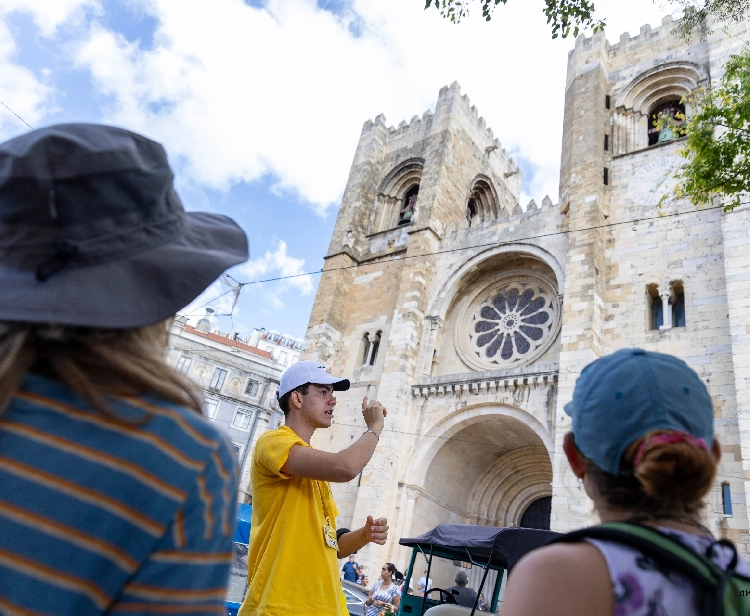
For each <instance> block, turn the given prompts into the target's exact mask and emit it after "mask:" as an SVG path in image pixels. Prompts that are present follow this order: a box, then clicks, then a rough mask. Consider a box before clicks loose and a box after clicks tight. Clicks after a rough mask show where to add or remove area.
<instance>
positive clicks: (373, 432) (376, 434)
mask: <svg viewBox="0 0 750 616" xmlns="http://www.w3.org/2000/svg"><path fill="white" fill-rule="evenodd" d="M368 432H371V433H372V434H374V435H375V438H376V439H378V443H379V442H380V436H379V435H378V433H377V432H375V430H365V431H364V432H363V433H362V436H364V435H365V434H367V433H368Z"/></svg>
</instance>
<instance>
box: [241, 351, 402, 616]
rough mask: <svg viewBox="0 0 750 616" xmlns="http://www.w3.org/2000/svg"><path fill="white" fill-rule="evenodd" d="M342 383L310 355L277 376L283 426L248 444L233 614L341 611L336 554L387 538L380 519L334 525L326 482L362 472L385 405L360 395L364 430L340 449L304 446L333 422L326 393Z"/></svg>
mask: <svg viewBox="0 0 750 616" xmlns="http://www.w3.org/2000/svg"><path fill="white" fill-rule="evenodd" d="M347 389H349V380H348V379H343V378H338V377H334V376H331V375H330V374H329V373H328V371H327V370H326V367H325V366H323V365H322V364H321V363H319V362H317V361H300V362H297V363H295V364H292V365H291V366H290V367H289V368H287V369H286V370H285V371H284V374H282V375H281V381H280V383H279V391H278V394H277V395H278V398H279V406H280V407H281V410H282V411H283V412H284V416H285V419H286V425H284V426H281V427H279V428H278V429H276V430H271V431H269V432H266V433H265V434H263V435H262V436H261V437H260V438H259V439H258V442H257V444H256V446H255V450H254V451H253V463H252V470H251V479H250V480H251V484H252V495H253V518H252V525H251V531H250V550H249V554H248V589H247V594H246V596H245V600H244V602H243V604H242V607H241V608H240V612H239V614H240V616H261V615H264V616H265V615H268V614H290V615H292V614H300V615H302V614H305V615H308V616H311V615H314V614H320V615H321V616H324V615H325V616H345V615H346V614H348V610H347V607H346V599H345V597H344V594H343V591H342V587H341V582H340V579H339V573H338V558H344V557H346V556H348V555H350V554H353V553H354V552H356V551H357V550H359V549H360V548H362V547H364V546H365V545H367V544H368V543H377V544H380V545H382V544H384V543H385V542H386V540H387V538H388V521H387V520H386V519H385V518H378V519H374V518H373V516H368V517H367V520H366V522H365V524H364V526H362V527H361V528H359V529H357V530H354V531H348V530H346V529H339V530H338V531H337V529H336V516H337V515H338V509H337V507H336V502H335V501H334V499H333V494H332V493H331V488H330V486H329V484H328V482H329V481H334V482H348V481H351V480H352V479H354V478H355V477H356V476H357V475H359V473H361V472H362V469H364V467H365V466H366V465H367V463H368V462H369V461H370V458H371V457H372V455H373V453H374V452H375V447H376V446H377V444H378V441H379V440H380V433H381V432H382V430H383V426H384V423H385V417H386V410H385V408H383V406H382V405H381V404H380V403H379V402H376V401H369V400H368V399H367V397H365V398H364V400H363V401H362V416H363V417H364V420H365V424H366V426H367V430H365V432H364V433H363V434H362V436H361V437H360V438H359V439H358V440H357V441H355V442H354V443H353V444H352V445H351V446H349V447H347V448H346V449H344V450H343V451H340V452H338V453H328V452H324V451H318V450H316V449H313V448H312V447H311V446H310V440H311V438H312V435H313V433H314V432H315V430H317V429H320V428H329V427H330V426H331V424H332V422H333V412H334V407H335V406H336V398H335V397H334V395H333V394H334V392H335V391H346V390H347ZM300 562H302V563H303V565H304V566H303V569H302V572H301V571H300Z"/></svg>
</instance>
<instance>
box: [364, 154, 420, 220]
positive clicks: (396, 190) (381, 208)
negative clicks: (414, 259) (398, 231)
mask: <svg viewBox="0 0 750 616" xmlns="http://www.w3.org/2000/svg"><path fill="white" fill-rule="evenodd" d="M423 167H424V160H423V159H421V158H409V159H407V160H405V161H403V162H402V163H400V164H399V165H397V166H396V167H394V168H393V169H392V170H391V171H390V172H389V173H388V175H387V176H386V177H385V179H383V181H382V182H381V184H380V187H379V188H378V192H377V197H376V201H375V205H376V207H375V208H374V211H373V219H372V225H373V227H372V229H373V231H387V230H388V229H393V228H394V227H398V226H400V225H405V224H408V223H410V222H411V219H412V218H413V216H414V213H415V206H416V201H417V200H416V196H417V193H418V192H419V183H420V181H421V179H422V169H423ZM410 202H411V203H410Z"/></svg>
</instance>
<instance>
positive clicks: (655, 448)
mask: <svg viewBox="0 0 750 616" xmlns="http://www.w3.org/2000/svg"><path fill="white" fill-rule="evenodd" d="M669 432H670V431H669V430H652V431H651V432H648V433H647V434H644V435H643V436H642V437H641V438H639V439H637V440H636V441H635V442H633V443H631V445H630V446H629V447H628V448H627V449H626V450H625V453H624V454H623V456H622V462H621V467H620V474H618V475H611V474H610V473H607V472H605V471H603V470H602V469H601V468H599V467H598V466H596V464H594V463H593V462H592V461H591V460H589V459H587V458H586V456H584V455H583V454H581V457H582V458H583V459H584V460H585V461H586V470H587V472H588V473H590V474H591V477H592V479H593V480H594V483H595V485H596V488H597V491H598V492H599V494H600V495H601V497H602V498H603V499H604V500H605V501H606V502H607V503H608V504H609V505H611V506H613V507H617V508H619V509H624V510H628V511H632V512H643V513H656V512H659V513H678V514H690V513H695V512H696V511H698V510H700V509H701V508H702V507H703V506H704V502H703V498H704V497H705V496H706V494H708V491H709V490H710V489H711V485H712V484H713V480H714V477H715V475H716V467H717V460H716V457H715V456H714V454H713V452H711V451H707V450H706V449H703V448H701V447H698V446H696V445H693V444H691V443H687V442H677V443H659V442H653V443H648V442H646V445H645V447H644V448H643V451H642V452H641V458H640V460H639V461H638V464H637V465H634V460H635V458H636V455H637V454H638V451H639V449H640V448H641V445H642V444H643V443H644V441H648V440H649V439H650V438H652V437H654V436H658V435H659V434H666V433H669ZM579 451H580V450H579Z"/></svg>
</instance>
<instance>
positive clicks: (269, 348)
mask: <svg viewBox="0 0 750 616" xmlns="http://www.w3.org/2000/svg"><path fill="white" fill-rule="evenodd" d="M266 351H267V352H268V353H270V354H271V355H273V347H272V346H267V347H266Z"/></svg>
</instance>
